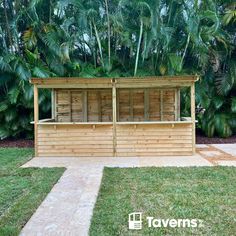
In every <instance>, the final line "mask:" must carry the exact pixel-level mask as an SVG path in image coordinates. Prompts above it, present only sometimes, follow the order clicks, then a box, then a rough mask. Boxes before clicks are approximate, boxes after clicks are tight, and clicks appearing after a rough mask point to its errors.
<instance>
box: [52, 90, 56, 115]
mask: <svg viewBox="0 0 236 236" xmlns="http://www.w3.org/2000/svg"><path fill="white" fill-rule="evenodd" d="M55 103H56V100H55V90H54V89H52V91H51V116H52V119H55Z"/></svg>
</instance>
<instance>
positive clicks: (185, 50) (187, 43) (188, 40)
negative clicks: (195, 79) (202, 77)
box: [180, 34, 190, 67]
mask: <svg viewBox="0 0 236 236" xmlns="http://www.w3.org/2000/svg"><path fill="white" fill-rule="evenodd" d="M189 42H190V34H188V38H187V42H186V46H185V49H184V53H183V56H182V58H181V62H180V63H181V67H182V66H183V62H184V58H185V56H186V52H187V49H188V45H189Z"/></svg>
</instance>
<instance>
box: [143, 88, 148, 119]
mask: <svg viewBox="0 0 236 236" xmlns="http://www.w3.org/2000/svg"><path fill="white" fill-rule="evenodd" d="M144 120H145V121H148V120H149V89H145V90H144Z"/></svg>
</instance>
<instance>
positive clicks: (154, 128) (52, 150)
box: [30, 76, 199, 157]
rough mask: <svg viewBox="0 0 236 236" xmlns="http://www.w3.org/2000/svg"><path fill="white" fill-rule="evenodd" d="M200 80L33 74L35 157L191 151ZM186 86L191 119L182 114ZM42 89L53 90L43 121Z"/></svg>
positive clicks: (169, 154) (188, 78) (196, 77)
mask: <svg viewBox="0 0 236 236" xmlns="http://www.w3.org/2000/svg"><path fill="white" fill-rule="evenodd" d="M198 79H199V78H198V76H162V77H132V78H131V77H127V78H125V77H123V78H32V79H31V80H30V82H31V83H32V84H33V85H34V122H33V123H34V131H35V156H113V157H114V156H158V155H168V156H171V155H192V154H194V153H195V88H194V83H195V82H196V81H197V80H198ZM182 87H189V88H190V95H191V117H189V118H181V117H180V88H182ZM38 89H50V90H51V104H52V105H51V107H52V109H51V111H52V112H51V118H49V119H44V120H39V105H38V96H39V95H38ZM95 110H96V113H95Z"/></svg>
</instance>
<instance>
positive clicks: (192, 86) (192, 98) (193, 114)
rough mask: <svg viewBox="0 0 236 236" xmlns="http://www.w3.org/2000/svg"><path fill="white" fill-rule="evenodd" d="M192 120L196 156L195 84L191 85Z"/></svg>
mask: <svg viewBox="0 0 236 236" xmlns="http://www.w3.org/2000/svg"><path fill="white" fill-rule="evenodd" d="M191 119H192V145H193V154H195V151H196V150H195V144H196V140H195V139H196V134H195V132H196V131H195V87H194V83H193V84H192V85H191Z"/></svg>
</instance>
